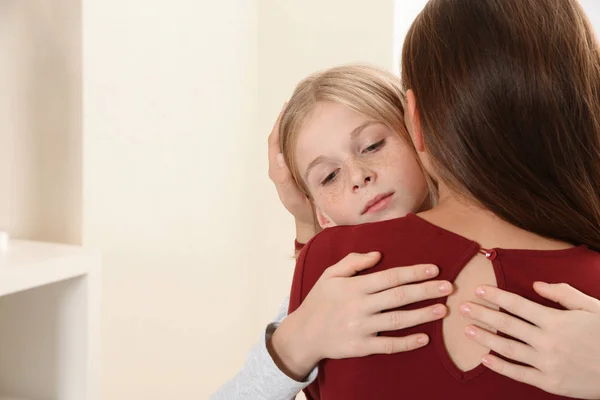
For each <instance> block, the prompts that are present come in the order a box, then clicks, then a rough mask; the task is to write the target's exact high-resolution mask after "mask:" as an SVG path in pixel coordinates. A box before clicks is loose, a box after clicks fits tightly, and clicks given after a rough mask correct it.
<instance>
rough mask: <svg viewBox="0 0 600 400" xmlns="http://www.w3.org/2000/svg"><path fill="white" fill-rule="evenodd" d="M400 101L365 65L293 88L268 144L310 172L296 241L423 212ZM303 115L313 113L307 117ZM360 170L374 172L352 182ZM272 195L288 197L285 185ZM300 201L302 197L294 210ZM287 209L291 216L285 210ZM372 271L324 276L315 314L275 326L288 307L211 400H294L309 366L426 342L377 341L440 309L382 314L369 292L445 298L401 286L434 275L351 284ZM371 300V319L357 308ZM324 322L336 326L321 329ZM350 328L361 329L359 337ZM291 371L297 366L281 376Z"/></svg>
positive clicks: (344, 266) (427, 286) (360, 261)
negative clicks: (349, 186) (347, 188)
mask: <svg viewBox="0 0 600 400" xmlns="http://www.w3.org/2000/svg"><path fill="white" fill-rule="evenodd" d="M401 98H402V92H401V86H400V81H399V79H398V78H397V77H396V76H394V75H393V74H391V73H389V72H386V71H383V70H380V69H377V68H374V67H368V66H358V65H355V66H344V67H337V68H332V69H329V70H327V71H324V72H320V73H317V74H314V75H312V76H311V77H309V78H307V79H305V80H304V81H302V82H301V83H300V84H299V85H298V87H297V88H296V91H295V92H294V94H293V96H292V97H291V99H290V101H289V104H288V105H287V107H286V109H285V111H284V112H283V115H282V116H281V124H280V125H279V124H276V126H277V127H278V128H277V129H274V131H276V132H274V133H275V134H272V136H271V137H270V139H269V141H270V148H271V149H270V154H271V155H272V156H276V154H277V153H278V152H279V140H278V138H279V136H281V144H282V149H283V154H284V155H285V157H287V159H288V162H289V165H296V164H295V159H296V156H297V157H298V160H299V162H300V163H301V165H302V166H303V167H305V169H306V170H307V171H305V172H306V173H304V174H303V176H302V177H300V176H298V175H297V169H296V168H292V171H294V173H295V174H296V176H297V179H298V182H301V184H302V185H303V188H304V190H305V193H306V195H309V196H310V199H311V200H306V201H307V203H306V204H304V205H306V206H307V209H306V210H307V211H306V212H304V213H297V215H296V216H297V217H298V216H299V215H302V214H304V215H302V216H303V217H304V219H303V220H300V219H297V223H296V226H297V238H298V239H299V241H300V242H303V243H304V240H308V239H310V237H312V236H313V235H314V233H315V228H316V227H315V225H314V220H313V215H315V214H316V216H317V220H318V223H319V224H320V225H321V227H332V226H334V225H347V224H360V223H366V222H375V221H382V220H386V219H390V218H398V217H401V216H404V215H406V214H407V213H408V212H417V211H419V210H421V209H425V208H427V207H429V204H430V198H431V197H430V196H429V192H428V182H427V180H426V178H425V175H424V172H423V169H422V167H421V164H420V162H419V160H418V158H417V156H416V152H415V151H414V148H413V146H412V144H411V143H410V139H409V136H408V134H407V131H406V128H405V126H404V121H403V114H402V106H401ZM317 103H318V104H317ZM310 106H316V107H314V108H313V109H310V110H309V107H310ZM278 122H279V121H278ZM279 127H280V128H279ZM273 150H274V151H273ZM274 162H276V161H275V160H272V163H271V164H274ZM283 163H284V165H285V161H283ZM346 166H348V169H347V168H346ZM362 171H371V172H372V173H369V177H364V176H362V175H360V178H357V177H358V174H361V173H362ZM352 179H358V181H357V182H356V186H357V187H356V189H355V190H354V191H353V192H352V193H351V194H350V195H347V194H346V193H344V192H343V191H340V190H339V187H340V186H339V184H340V182H344V181H347V180H352ZM290 182H291V181H290ZM304 182H306V183H304ZM292 184H293V183H292ZM293 185H294V186H292V188H294V189H295V184H293ZM365 185H366V186H365ZM367 186H368V187H367ZM278 190H279V191H280V194H282V193H285V191H284V187H283V186H282V185H278ZM287 190H289V186H288V188H287ZM306 195H304V194H303V195H302V196H300V197H299V199H300V202H301V203H303V202H304V201H305V199H307V197H306ZM311 203H312V204H313V205H314V208H315V213H314V214H313V211H312V207H311V205H310V204H311ZM284 204H286V205H287V206H288V207H290V209H294V207H295V206H294V205H293V204H291V203H290V202H285V201H284ZM376 262H377V259H376V257H373V256H366V257H365V256H360V255H356V254H351V255H349V256H348V257H347V258H346V259H345V260H342V261H341V262H340V263H338V265H336V266H335V267H333V268H331V277H330V279H326V280H323V282H322V284H321V285H320V286H319V289H318V290H315V291H314V292H313V294H312V295H311V297H310V298H311V299H312V305H311V304H306V305H304V306H303V307H302V310H299V311H297V312H295V313H293V315H290V316H289V317H288V318H286V319H285V321H283V323H282V324H281V326H279V323H281V321H282V320H283V318H284V316H285V315H286V314H287V301H285V302H284V304H283V306H282V309H281V310H280V313H279V314H278V316H277V317H276V319H275V322H274V323H273V324H271V325H270V326H269V327H268V328H267V332H266V336H265V339H263V340H261V341H260V343H259V344H258V345H257V346H256V347H254V348H253V349H252V351H251V353H250V355H249V357H248V359H247V363H246V365H245V366H244V368H243V369H242V370H241V371H240V373H239V374H238V375H237V376H236V377H235V378H234V379H232V380H231V381H230V382H228V383H227V384H226V385H225V386H223V387H222V388H221V389H220V390H219V391H218V392H217V393H215V394H214V395H213V397H212V398H213V399H228V400H231V399H235V398H240V399H242V398H244V399H246V398H260V399H291V398H293V397H295V395H296V394H297V393H298V392H299V391H300V390H302V389H303V388H304V387H305V386H306V385H307V384H308V383H310V382H311V381H312V380H314V378H315V376H316V373H317V371H316V369H315V365H316V364H317V362H318V361H319V360H321V359H324V358H341V357H359V356H365V355H369V354H376V353H389V352H397V351H408V350H412V349H415V348H418V347H422V346H424V345H426V344H427V342H428V337H427V336H425V335H422V334H414V335H410V336H407V337H403V338H389V337H376V334H377V332H379V331H387V330H392V329H399V328H401V327H408V326H415V325H418V324H421V323H424V322H428V321H432V320H435V319H439V318H442V317H443V316H444V315H445V312H446V309H445V307H444V306H443V305H436V306H430V307H425V308H422V309H419V310H412V311H399V312H393V313H383V314H382V312H383V311H385V309H386V308H385V307H387V306H388V304H387V302H383V303H381V305H377V302H378V301H379V300H378V299H377V298H376V296H373V295H372V293H371V292H370V291H369V290H370V287H372V286H373V285H375V286H377V287H378V288H380V290H381V292H382V293H389V295H390V296H394V295H395V293H398V291H399V290H402V291H404V292H405V293H406V295H405V296H404V297H403V298H398V302H396V303H394V306H396V307H399V306H402V305H405V304H408V303H413V302H417V301H422V300H427V299H431V298H435V297H442V296H445V295H448V294H449V293H451V291H452V285H450V283H449V282H447V281H432V282H426V283H421V284H415V285H410V286H405V287H404V288H403V287H402V285H405V284H408V283H414V282H418V281H422V280H426V279H430V278H432V277H435V276H436V275H437V273H438V270H437V268H436V267H435V266H434V265H428V264H425V265H417V266H412V267H399V268H396V269H394V270H392V271H388V272H387V273H382V274H372V275H370V276H369V279H368V280H364V279H356V278H350V277H351V276H352V275H354V274H355V272H356V268H361V269H364V268H368V267H370V266H372V265H374V264H375V263H376ZM373 301H374V302H375V303H374V309H372V310H364V309H363V308H362V307H360V304H362V303H364V302H373ZM331 320H336V321H337V323H336V324H324V323H321V321H331ZM400 322H401V324H400ZM354 325H362V326H365V327H366V329H362V330H360V331H357V330H356V329H353V328H352V327H353V326H354ZM273 331H275V335H274V336H273V337H272V338H271V334H272V333H273ZM296 363H298V364H300V365H302V367H300V368H299V369H298V368H297V366H294V367H293V368H291V369H290V368H287V367H286V366H287V365H295V364H296ZM311 370H312V372H311Z"/></svg>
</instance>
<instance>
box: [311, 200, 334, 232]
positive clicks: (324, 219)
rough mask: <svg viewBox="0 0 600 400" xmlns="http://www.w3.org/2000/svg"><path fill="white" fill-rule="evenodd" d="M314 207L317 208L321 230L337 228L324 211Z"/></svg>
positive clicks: (316, 213)
mask: <svg viewBox="0 0 600 400" xmlns="http://www.w3.org/2000/svg"><path fill="white" fill-rule="evenodd" d="M314 207H315V215H316V216H317V221H318V222H319V226H320V227H321V228H323V229H325V228H330V227H332V226H335V224H334V223H333V221H332V220H331V218H329V217H328V216H327V214H325V213H324V212H323V211H321V209H320V208H319V207H317V206H316V205H315V206H314Z"/></svg>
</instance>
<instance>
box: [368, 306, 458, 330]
mask: <svg viewBox="0 0 600 400" xmlns="http://www.w3.org/2000/svg"><path fill="white" fill-rule="evenodd" d="M446 314H447V309H446V306H444V305H443V304H436V305H434V306H430V307H425V308H421V309H419V310H409V311H388V312H383V313H377V314H375V315H373V316H372V317H371V319H370V321H369V323H368V325H367V329H369V333H377V332H390V331H396V330H398V329H405V328H412V327H414V326H417V325H421V324H424V323H426V322H431V321H435V320H438V319H440V318H444V316H446Z"/></svg>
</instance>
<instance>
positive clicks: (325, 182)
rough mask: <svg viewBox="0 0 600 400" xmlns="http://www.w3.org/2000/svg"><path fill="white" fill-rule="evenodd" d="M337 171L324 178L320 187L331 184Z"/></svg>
mask: <svg viewBox="0 0 600 400" xmlns="http://www.w3.org/2000/svg"><path fill="white" fill-rule="evenodd" d="M338 172H339V170H338V169H336V170H335V171H333V172H332V173H330V174H329V175H327V176H326V177H325V179H323V181H322V182H321V185H327V184H328V183H331V182H333V181H334V180H335V177H336V176H337V174H338Z"/></svg>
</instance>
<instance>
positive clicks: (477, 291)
mask: <svg viewBox="0 0 600 400" xmlns="http://www.w3.org/2000/svg"><path fill="white" fill-rule="evenodd" d="M475 294H476V295H477V296H479V297H483V296H485V290H484V289H483V288H481V287H479V288H477V289H476V290H475Z"/></svg>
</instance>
